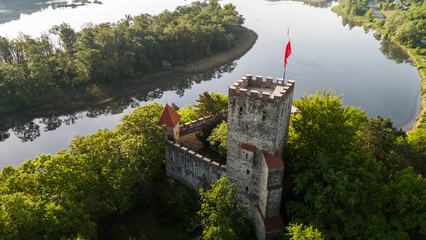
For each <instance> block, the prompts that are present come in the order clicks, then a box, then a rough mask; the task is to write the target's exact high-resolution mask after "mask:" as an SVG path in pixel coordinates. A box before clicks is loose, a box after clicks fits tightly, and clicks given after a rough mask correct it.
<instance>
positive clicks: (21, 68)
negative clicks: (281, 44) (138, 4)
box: [0, 1, 257, 112]
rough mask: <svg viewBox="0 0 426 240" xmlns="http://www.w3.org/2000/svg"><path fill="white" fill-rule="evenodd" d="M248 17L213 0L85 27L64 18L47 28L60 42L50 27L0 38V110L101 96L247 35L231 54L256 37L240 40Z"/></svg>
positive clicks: (231, 44)
mask: <svg viewBox="0 0 426 240" xmlns="http://www.w3.org/2000/svg"><path fill="white" fill-rule="evenodd" d="M243 22H244V18H243V17H242V16H241V15H240V14H239V13H238V12H237V11H236V9H235V6H233V5H232V4H226V5H224V6H223V7H222V6H221V5H220V4H219V3H218V2H217V1H210V2H208V3H207V2H194V3H192V4H191V5H187V6H181V7H178V8H177V9H176V10H175V11H173V12H170V11H164V12H162V13H161V14H159V15H157V16H151V15H148V14H142V15H139V16H135V17H131V16H127V17H126V18H124V19H122V20H120V21H118V22H116V23H104V24H99V25H94V26H87V27H85V28H84V29H83V30H82V31H80V32H76V31H75V30H74V29H73V28H71V27H70V26H69V25H68V24H66V23H64V24H61V25H59V26H54V27H52V28H51V29H50V30H49V33H50V34H52V35H54V36H53V38H54V37H55V36H56V37H57V38H58V39H59V43H56V42H57V41H54V40H52V39H53V38H52V36H50V35H49V34H43V35H42V36H40V37H38V38H32V37H30V36H26V35H21V36H20V37H18V38H17V39H12V40H9V39H6V38H4V37H0V59H1V62H0V112H8V111H16V110H19V109H28V108H32V107H34V106H36V105H39V104H42V103H47V102H51V101H54V100H56V99H60V98H64V97H66V96H70V95H76V94H92V95H94V96H98V95H102V89H103V88H104V87H111V86H117V85H118V84H121V83H123V82H128V81H143V79H146V78H151V79H152V77H153V74H158V73H161V72H169V71H172V70H174V71H183V70H188V69H182V66H184V65H185V64H188V63H191V62H194V60H199V59H202V58H204V57H208V56H214V55H215V54H217V53H221V52H227V51H228V52H229V50H230V49H232V48H233V47H234V46H235V45H237V44H241V42H244V41H249V42H250V44H249V46H248V48H247V47H246V48H245V49H238V50H239V51H241V52H239V53H238V54H236V53H235V52H233V53H231V56H228V58H225V61H230V60H232V59H234V58H236V57H238V56H241V55H242V54H243V53H244V51H247V50H248V49H249V48H250V47H251V46H252V45H253V44H254V41H255V40H256V38H257V37H256V36H255V34H254V37H253V34H251V38H244V39H242V36H245V35H247V32H249V30H247V29H245V28H243V27H242V26H241V25H242V24H243ZM243 45H244V44H243ZM245 45H247V44H245ZM213 61H214V62H213V63H204V64H205V65H206V66H207V67H208V66H210V67H214V66H217V65H218V64H223V63H224V62H223V61H224V58H223V57H222V58H221V59H214V60H213ZM192 68H194V67H193V66H190V67H189V70H191V69H192ZM193 70H198V71H200V69H197V68H194V69H193ZM202 70H205V69H202ZM171 80H172V79H171ZM100 89H101V90H100Z"/></svg>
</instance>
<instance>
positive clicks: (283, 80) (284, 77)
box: [283, 66, 287, 85]
mask: <svg viewBox="0 0 426 240" xmlns="http://www.w3.org/2000/svg"><path fill="white" fill-rule="evenodd" d="M286 69H287V66H285V67H284V74H283V85H284V83H285V70H286Z"/></svg>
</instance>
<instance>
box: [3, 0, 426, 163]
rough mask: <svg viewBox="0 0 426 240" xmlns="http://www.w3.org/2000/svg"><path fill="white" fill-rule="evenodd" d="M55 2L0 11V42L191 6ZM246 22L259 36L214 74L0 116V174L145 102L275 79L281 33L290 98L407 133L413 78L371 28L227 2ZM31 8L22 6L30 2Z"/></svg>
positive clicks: (300, 9) (328, 16)
mask: <svg viewBox="0 0 426 240" xmlns="http://www.w3.org/2000/svg"><path fill="white" fill-rule="evenodd" d="M56 2H58V1H53V2H52V1H51V2H47V1H44V2H43V3H40V4H38V5H37V4H36V5H34V4H33V5H34V6H35V7H31V5H28V6H26V7H25V8H22V9H24V10H22V11H20V9H19V8H18V9H17V8H16V7H15V8H13V9H12V8H11V7H10V9H7V7H8V6H7V5H5V4H1V5H0V15H1V14H3V13H6V12H7V13H8V14H9V15H10V16H11V17H10V18H9V19H8V18H7V17H6V16H5V15H4V16H2V17H1V18H0V20H1V21H0V23H1V24H0V35H2V36H6V37H9V38H13V37H16V36H18V34H19V32H22V33H24V34H28V35H32V36H39V35H40V34H41V33H42V32H46V31H47V30H48V29H49V28H50V27H51V26H52V25H57V24H61V23H62V22H67V23H70V24H71V26H73V27H74V28H75V29H77V30H80V29H81V27H82V26H84V25H85V24H87V23H94V24H96V23H101V22H107V21H109V22H115V21H117V20H119V19H121V18H123V17H124V16H125V15H137V14H140V13H149V14H158V13H160V12H161V11H163V10H164V9H165V8H167V9H169V10H173V9H174V8H175V7H176V6H178V5H183V4H189V3H190V1H183V0H162V1H155V0H143V1H141V0H122V1H116V0H101V2H102V3H103V4H101V5H99V4H88V5H84V6H78V7H75V6H74V7H57V6H56V5H55V4H56ZM227 2H232V3H233V4H235V5H236V6H237V10H238V11H239V12H240V13H242V14H243V15H244V17H245V19H246V22H245V26H246V27H248V28H250V29H252V30H254V31H255V32H256V33H257V34H258V35H259V38H258V40H257V42H256V44H255V45H254V46H253V48H252V49H251V50H250V51H248V52H247V53H246V54H245V55H244V56H243V57H241V58H240V59H237V60H235V61H233V62H230V63H228V64H226V65H224V66H222V67H220V68H218V69H214V70H212V71H209V72H206V73H203V74H198V75H194V76H188V77H185V78H181V79H176V80H174V81H173V82H159V83H155V84H153V85H150V86H149V87H144V86H142V87H140V90H139V91H138V92H137V93H135V94H133V95H131V96H125V97H122V98H119V99H117V100H115V101H112V102H109V103H108V104H105V105H103V106H98V107H96V108H89V109H84V108H83V109H79V110H77V111H68V110H67V109H62V110H61V111H57V112H34V111H26V112H22V113H14V114H3V115H2V116H0V167H2V166H6V165H11V166H14V167H16V166H18V165H19V164H21V163H22V162H23V161H25V160H27V159H29V158H34V157H37V156H38V154H54V153H56V152H57V151H58V150H60V149H62V148H67V146H68V144H69V143H70V140H71V139H72V138H74V136H75V135H77V134H79V135H87V134H90V133H93V132H95V131H96V130H97V129H99V128H101V129H102V128H110V129H113V128H114V126H115V125H116V124H118V123H119V122H120V121H119V120H120V118H121V117H122V116H123V115H124V114H127V113H130V112H131V111H132V110H133V109H134V108H136V107H137V106H140V105H143V104H147V103H151V102H153V101H157V102H160V103H162V104H165V103H166V102H168V103H172V102H175V103H176V104H177V105H178V106H180V107H183V106H184V105H185V104H194V103H195V99H196V98H197V97H198V94H200V93H202V92H203V91H217V92H221V93H224V94H227V90H228V86H229V85H231V84H233V83H234V82H235V81H237V80H238V79H239V78H241V77H242V76H244V75H245V74H246V73H251V74H254V75H263V76H264V77H266V76H272V77H275V78H276V77H281V76H282V75H283V55H284V45H285V42H286V40H287V39H286V35H287V29H288V28H289V29H290V38H291V44H292V55H291V56H290V58H289V63H288V65H287V74H286V75H287V77H288V78H289V79H294V80H296V88H295V93H294V97H295V98H300V97H302V96H303V95H304V94H305V93H307V94H313V93H315V92H316V91H317V90H322V89H325V90H328V89H330V88H331V89H334V90H336V91H337V93H339V94H344V96H343V103H344V104H345V105H352V106H356V107H360V108H361V109H364V110H365V111H366V113H367V115H368V117H369V118H371V117H375V116H376V115H381V116H383V117H385V118H387V117H390V118H391V119H392V121H393V122H394V126H395V127H397V128H403V129H404V130H409V129H410V128H411V126H412V125H413V123H414V121H415V118H416V117H417V115H418V114H419V109H420V75H419V73H418V72H417V70H416V68H415V67H414V66H413V65H412V63H411V61H410V59H409V57H408V56H407V55H406V54H405V53H404V51H402V50H401V49H400V48H398V47H397V46H395V45H393V44H392V43H389V42H387V41H381V36H380V35H379V34H377V33H376V32H375V31H369V30H368V29H364V28H363V27H358V26H356V25H354V24H353V23H351V22H347V21H345V20H343V19H342V18H341V17H339V16H337V15H336V14H335V13H333V12H331V10H330V8H331V6H332V5H333V4H335V3H325V4H319V5H310V4H304V3H302V2H294V1H280V0H234V1H221V3H222V4H225V3H227ZM28 4H30V3H28Z"/></svg>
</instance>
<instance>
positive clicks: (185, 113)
mask: <svg viewBox="0 0 426 240" xmlns="http://www.w3.org/2000/svg"><path fill="white" fill-rule="evenodd" d="M177 113H178V114H179V115H180V116H181V118H180V120H179V123H180V124H185V123H187V122H191V121H194V120H197V119H198V118H199V117H198V115H197V113H196V112H195V109H194V107H192V106H191V105H189V104H187V105H185V107H183V108H180V109H179V110H178V111H177Z"/></svg>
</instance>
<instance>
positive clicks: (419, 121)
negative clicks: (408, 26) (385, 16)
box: [331, 5, 426, 131]
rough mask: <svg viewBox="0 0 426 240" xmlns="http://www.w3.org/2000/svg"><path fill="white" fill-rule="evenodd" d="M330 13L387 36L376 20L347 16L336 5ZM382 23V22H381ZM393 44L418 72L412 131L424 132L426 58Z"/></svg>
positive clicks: (425, 118)
mask: <svg viewBox="0 0 426 240" xmlns="http://www.w3.org/2000/svg"><path fill="white" fill-rule="evenodd" d="M331 11H332V12H334V13H336V14H337V15H339V16H342V17H345V18H347V19H348V20H351V21H354V22H356V23H359V24H361V25H363V26H365V27H369V28H373V29H375V30H376V31H378V32H380V33H381V34H383V35H384V36H385V37H386V36H387V35H386V33H387V30H386V28H384V27H383V25H382V27H380V26H379V25H378V24H375V23H376V22H377V20H376V19H375V20H373V21H372V22H370V21H369V20H368V19H367V18H366V17H364V16H348V15H345V14H343V12H342V11H341V9H340V5H336V6H334V7H332V8H331ZM381 21H383V20H381ZM390 40H391V39H390ZM391 41H392V42H393V43H395V44H397V45H398V46H400V47H401V48H402V49H403V50H404V51H405V52H407V54H408V55H409V56H410V58H411V59H412V61H413V63H414V65H415V66H416V68H417V70H418V72H419V73H420V78H421V79H420V80H421V82H420V90H421V107H420V114H419V116H418V117H417V118H416V123H415V124H414V126H413V128H412V131H413V130H415V129H424V131H426V56H425V55H422V54H421V52H420V53H419V50H418V49H414V48H411V47H408V46H405V45H403V44H401V43H399V42H397V41H393V40H391Z"/></svg>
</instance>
